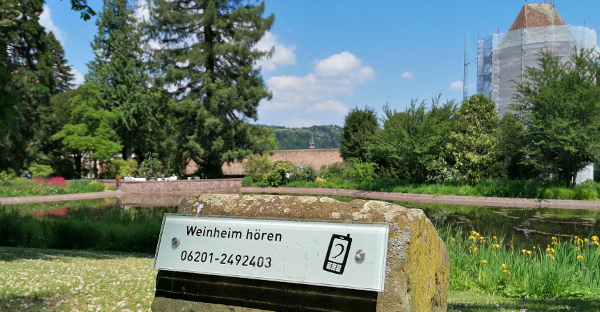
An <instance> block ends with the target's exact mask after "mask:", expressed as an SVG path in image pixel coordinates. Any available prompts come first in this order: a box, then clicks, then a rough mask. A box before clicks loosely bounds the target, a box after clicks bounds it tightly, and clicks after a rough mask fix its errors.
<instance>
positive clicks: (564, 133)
mask: <svg viewBox="0 0 600 312" xmlns="http://www.w3.org/2000/svg"><path fill="white" fill-rule="evenodd" d="M599 61H600V59H599V57H598V54H597V52H596V51H593V50H588V51H586V50H580V51H578V52H577V53H576V54H573V55H572V56H571V57H570V59H568V60H563V59H561V58H560V57H559V56H557V55H556V54H554V53H552V52H549V51H545V52H543V53H542V54H541V55H540V57H539V59H538V62H537V66H535V67H528V68H527V69H526V70H525V74H524V75H523V78H524V79H523V82H517V83H516V84H515V85H516V89H517V94H516V96H515V104H514V105H513V106H512V109H514V110H515V111H516V116H517V118H518V119H519V120H520V121H521V122H522V124H523V127H524V131H523V136H524V139H523V140H522V141H523V142H524V143H525V144H524V146H523V147H522V148H521V150H522V151H523V153H524V154H525V155H526V156H527V157H525V159H523V162H524V163H526V164H531V165H533V166H535V167H536V168H537V169H538V170H539V171H542V172H549V173H553V174H555V175H557V176H558V177H560V179H561V180H562V181H563V183H564V184H565V185H566V186H574V185H575V182H576V177H577V172H579V171H581V170H582V169H583V168H585V167H586V166H587V165H589V164H590V163H591V162H593V161H594V159H595V157H597V155H600V86H599V85H598V84H597V83H596V77H598V71H599V67H598V62H599Z"/></svg>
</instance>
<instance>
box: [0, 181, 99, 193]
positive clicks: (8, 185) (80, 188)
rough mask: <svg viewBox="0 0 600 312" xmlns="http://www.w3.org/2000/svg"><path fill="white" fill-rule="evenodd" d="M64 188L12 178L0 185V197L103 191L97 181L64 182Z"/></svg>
mask: <svg viewBox="0 0 600 312" xmlns="http://www.w3.org/2000/svg"><path fill="white" fill-rule="evenodd" d="M63 182H66V183H65V185H64V186H57V185H51V184H48V183H41V182H37V181H34V180H27V179H23V178H14V179H9V180H3V183H2V184H0V197H21V196H40V195H57V194H73V193H91V192H102V191H104V189H105V187H104V183H102V182H97V181H92V182H89V181H64V180H63Z"/></svg>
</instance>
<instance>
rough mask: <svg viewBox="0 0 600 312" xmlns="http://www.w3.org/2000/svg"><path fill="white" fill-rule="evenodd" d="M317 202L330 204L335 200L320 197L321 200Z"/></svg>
mask: <svg viewBox="0 0 600 312" xmlns="http://www.w3.org/2000/svg"><path fill="white" fill-rule="evenodd" d="M319 201H320V202H322V203H332V202H334V201H336V200H335V199H333V198H329V197H321V199H319Z"/></svg>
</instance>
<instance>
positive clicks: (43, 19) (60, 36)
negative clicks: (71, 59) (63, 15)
mask: <svg viewBox="0 0 600 312" xmlns="http://www.w3.org/2000/svg"><path fill="white" fill-rule="evenodd" d="M40 25H42V26H44V28H46V31H47V32H52V33H54V36H55V37H56V39H57V40H58V41H59V42H60V43H61V44H62V45H63V46H64V44H65V34H64V33H63V32H62V31H61V30H60V29H58V27H56V25H54V22H52V16H51V15H50V8H49V7H48V5H46V4H45V5H44V11H43V12H42V14H40Z"/></svg>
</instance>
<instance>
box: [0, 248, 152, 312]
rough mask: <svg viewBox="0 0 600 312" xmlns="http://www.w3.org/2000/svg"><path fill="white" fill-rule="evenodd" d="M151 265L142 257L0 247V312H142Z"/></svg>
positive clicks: (148, 292) (147, 303)
mask: <svg viewBox="0 0 600 312" xmlns="http://www.w3.org/2000/svg"><path fill="white" fill-rule="evenodd" d="M152 265H153V259H152V257H151V256H148V255H144V254H133V253H114V252H89V251H67V250H48V249H31V248H8V247H0V311H7V312H12V311H113V308H115V309H116V310H118V311H127V309H128V310H129V311H139V310H141V311H147V310H149V308H150V304H151V303H152V300H153V298H154V290H155V288H154V283H155V278H156V271H155V270H153V269H152Z"/></svg>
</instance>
